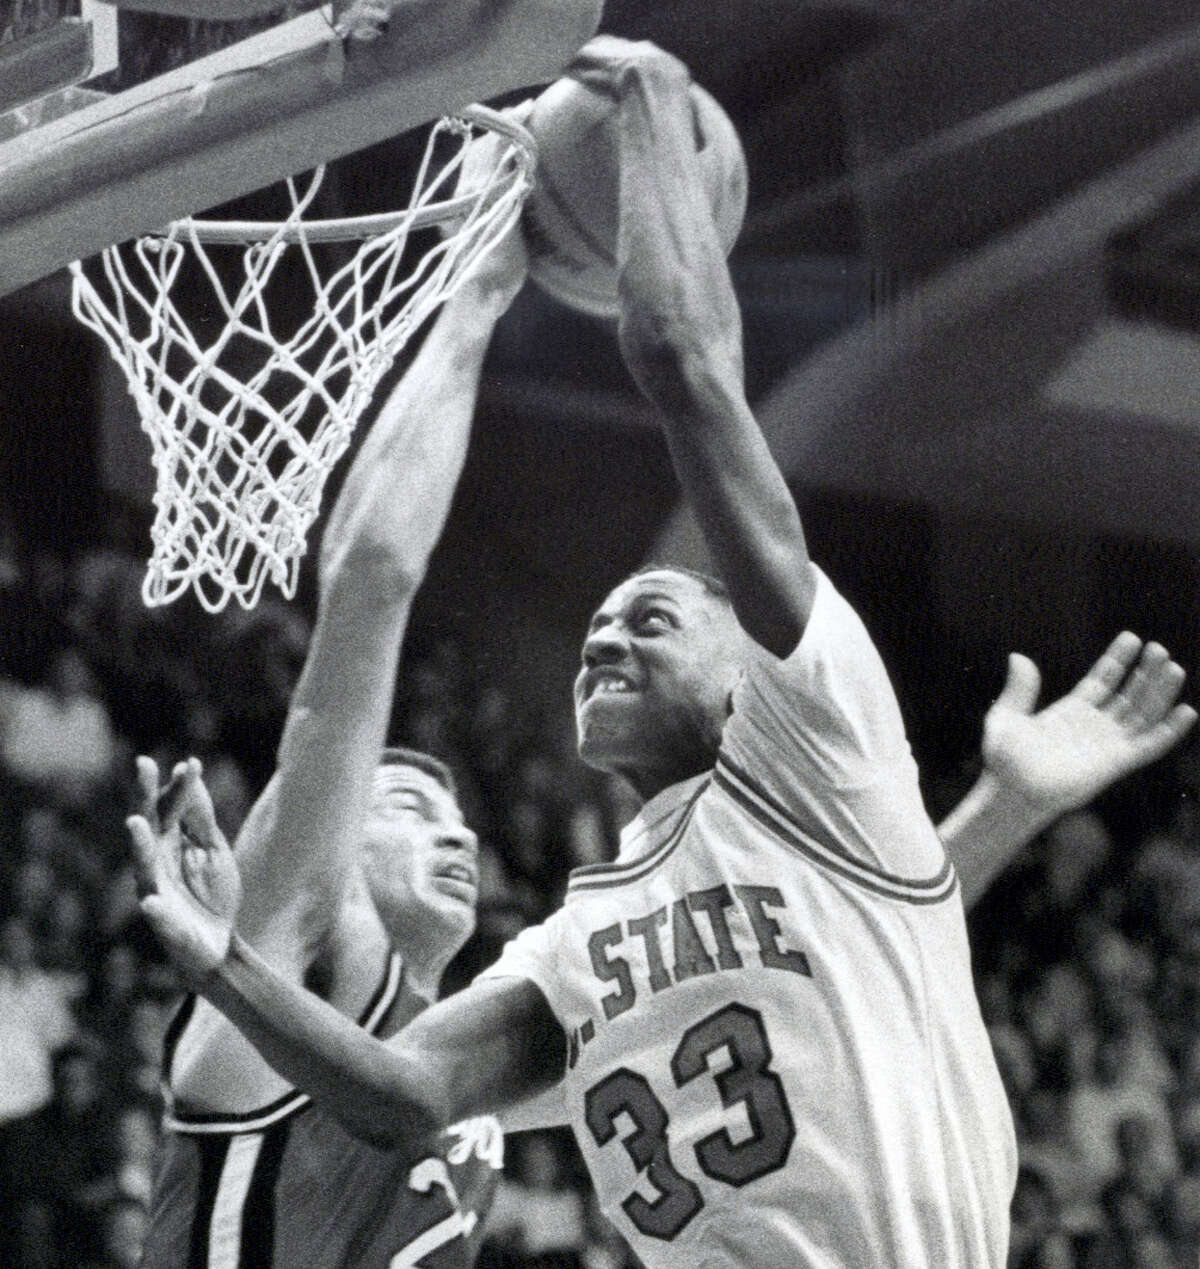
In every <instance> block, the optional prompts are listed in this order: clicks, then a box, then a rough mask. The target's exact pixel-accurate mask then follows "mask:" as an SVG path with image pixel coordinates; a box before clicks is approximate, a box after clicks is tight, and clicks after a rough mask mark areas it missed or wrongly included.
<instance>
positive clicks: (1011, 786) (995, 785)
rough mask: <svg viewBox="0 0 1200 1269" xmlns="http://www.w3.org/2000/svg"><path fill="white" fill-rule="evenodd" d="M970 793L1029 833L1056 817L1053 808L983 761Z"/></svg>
mask: <svg viewBox="0 0 1200 1269" xmlns="http://www.w3.org/2000/svg"><path fill="white" fill-rule="evenodd" d="M972 796H973V797H975V798H977V799H978V800H979V801H980V802H981V803H982V804H984V805H986V806H987V807H988V809H989V811H990V813H991V814H992V815H994V816H995V817H997V818H1000V819H1002V820H1003V821H1004V822H1005V823H1007V824H1010V825H1012V826H1014V827H1018V826H1019V827H1020V828H1022V829H1023V830H1024V832H1025V833H1026V835H1027V836H1029V837H1033V836H1036V834H1038V833H1040V832H1041V831H1042V830H1043V829H1044V828H1047V827H1049V825H1051V824H1053V823H1054V821H1055V820H1056V819H1058V817H1059V811H1058V809H1057V808H1055V807H1049V806H1046V805H1045V804H1044V803H1043V802H1041V801H1040V800H1039V799H1037V798H1034V797H1031V796H1030V795H1029V794H1028V792H1026V790H1025V789H1023V788H1021V787H1020V786H1019V785H1017V784H1015V783H1014V782H1012V781H1011V780H1008V779H1006V778H1005V776H1004V775H1003V773H1001V772H998V771H996V770H995V769H994V768H992V767H989V766H988V765H987V764H986V762H985V764H984V767H983V770H982V772H980V775H979V779H978V780H976V782H975V787H974V789H973V790H972Z"/></svg>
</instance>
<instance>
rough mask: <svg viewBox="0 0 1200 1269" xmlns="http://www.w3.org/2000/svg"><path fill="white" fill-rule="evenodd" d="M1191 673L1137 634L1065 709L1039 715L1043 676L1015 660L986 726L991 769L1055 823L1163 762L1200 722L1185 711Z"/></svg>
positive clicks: (1117, 642)
mask: <svg viewBox="0 0 1200 1269" xmlns="http://www.w3.org/2000/svg"><path fill="white" fill-rule="evenodd" d="M1183 680H1184V671H1183V669H1182V668H1181V667H1180V666H1179V665H1177V664H1176V663H1175V662H1174V661H1172V660H1171V658H1170V655H1169V654H1168V652H1167V650H1166V649H1165V648H1163V647H1162V645H1161V644H1157V643H1148V644H1145V645H1143V643H1142V641H1141V639H1139V638H1138V637H1137V636H1136V635H1134V634H1130V633H1129V632H1128V631H1125V632H1124V633H1122V634H1120V635H1118V636H1117V638H1116V639H1114V640H1113V642H1112V643H1111V644H1110V645H1109V647H1108V649H1107V650H1106V651H1105V653H1104V655H1103V656H1102V657H1101V658H1100V659H1099V660H1098V661H1097V662H1096V664H1095V665H1093V666H1092V668H1091V669H1090V670H1089V671H1088V673H1087V674H1086V675H1085V676H1084V677H1083V678H1082V679H1081V680H1080V682H1079V683H1078V684H1076V686H1075V687H1074V688H1073V689H1072V690H1071V691H1070V692H1069V693H1068V694H1067V695H1066V696H1064V697H1062V698H1061V699H1060V700H1057V701H1055V702H1054V703H1053V704H1051V705H1048V706H1047V707H1046V708H1045V709H1043V710H1040V711H1039V712H1038V713H1036V714H1035V713H1034V712H1033V710H1034V706H1035V705H1036V703H1037V697H1038V692H1039V690H1040V688H1041V675H1040V674H1039V673H1038V669H1037V666H1035V665H1034V663H1033V662H1032V661H1030V660H1029V658H1028V657H1024V656H1021V655H1020V654H1018V653H1014V654H1013V655H1012V656H1010V657H1009V664H1008V680H1007V682H1006V683H1005V685H1004V690H1003V691H1002V692H1001V694H1000V696H999V698H998V699H997V700H996V703H995V704H994V705H993V706H992V708H991V709H990V710H989V711H988V714H987V717H986V718H985V719H984V725H983V760H984V764H985V766H986V767H987V769H988V770H989V771H990V772H991V773H992V774H993V775H994V776H995V777H996V778H997V779H998V780H1000V781H1001V782H1002V783H1003V784H1004V785H1005V786H1006V787H1007V788H1008V789H1010V790H1011V791H1012V792H1014V793H1016V794H1018V795H1019V796H1020V797H1021V798H1023V799H1024V800H1025V801H1026V802H1028V803H1029V804H1030V805H1031V806H1033V807H1035V808H1036V809H1037V810H1038V811H1039V812H1040V813H1041V814H1042V816H1043V817H1044V818H1045V819H1046V820H1047V822H1049V820H1051V819H1056V818H1057V817H1058V816H1060V815H1063V814H1065V813H1066V812H1068V811H1072V810H1076V809H1078V808H1079V807H1083V806H1086V805H1087V804H1088V803H1089V802H1091V801H1092V800H1093V799H1094V798H1095V797H1096V796H1097V795H1098V794H1100V793H1101V792H1102V791H1103V790H1104V789H1105V788H1107V787H1108V785H1110V784H1112V783H1113V781H1115V780H1118V779H1120V778H1121V777H1122V776H1124V775H1128V774H1129V773H1130V772H1132V771H1135V770H1137V769H1138V768H1139V767H1143V766H1145V765H1146V764H1147V763H1150V762H1153V761H1154V760H1155V759H1156V758H1160V757H1162V755H1163V754H1165V753H1166V752H1167V751H1168V750H1169V749H1171V748H1172V747H1173V746H1174V745H1176V744H1177V743H1178V742H1179V741H1180V740H1181V739H1182V738H1183V737H1184V735H1186V734H1187V732H1188V730H1189V729H1190V728H1191V726H1192V724H1193V723H1194V722H1195V721H1196V711H1195V710H1194V709H1192V707H1191V706H1190V705H1178V704H1176V701H1177V700H1178V697H1179V693H1180V691H1181V690H1182V688H1183Z"/></svg>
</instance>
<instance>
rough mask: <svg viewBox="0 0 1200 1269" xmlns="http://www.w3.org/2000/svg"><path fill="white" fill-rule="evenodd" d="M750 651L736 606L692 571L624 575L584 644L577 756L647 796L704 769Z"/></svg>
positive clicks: (578, 680) (577, 707) (578, 692)
mask: <svg viewBox="0 0 1200 1269" xmlns="http://www.w3.org/2000/svg"><path fill="white" fill-rule="evenodd" d="M745 656H746V636H745V634H744V633H743V631H742V629H741V627H740V626H739V625H738V624H737V620H736V618H735V617H734V615H733V612H732V609H730V607H729V606H728V605H727V604H725V603H722V602H721V601H720V600H719V599H716V598H715V597H714V596H712V595H709V594H708V592H707V591H706V590H705V589H704V587H703V585H702V584H701V583H700V582H699V581H697V580H696V579H695V578H693V577H689V576H687V575H686V574H684V573H675V572H672V571H671V570H669V569H662V570H658V571H655V572H653V573H645V574H642V575H641V576H638V577H631V578H629V579H628V580H627V581H624V582H622V583H621V585H620V586H618V587H617V588H616V590H614V591H613V592H612V593H611V594H610V595H609V596H608V598H607V599H606V600H605V601H604V603H603V604H602V605H601V606H600V608H599V609H598V610H597V612H596V614H595V616H594V617H593V618H592V622H591V625H590V626H589V628H588V634H587V638H586V639H585V641H584V645H583V666H582V668H581V669H580V671H579V675H578V677H577V678H576V680H575V723H576V729H577V732H578V740H579V754H580V757H582V758H583V760H584V761H585V762H586V763H588V765H589V766H593V767H597V768H599V769H601V770H604V771H612V772H617V773H619V774H621V775H624V776H627V777H628V778H629V779H630V780H631V781H632V782H633V784H634V786H635V787H637V788H638V790H639V792H641V793H642V794H643V796H649V795H651V794H652V793H654V792H657V791H658V789H660V788H664V787H666V785H668V784H672V783H674V782H675V781H677V780H683V779H686V778H688V777H689V776H692V775H697V774H699V773H700V772H702V771H706V770H708V769H709V768H710V767H711V766H712V764H713V762H714V761H715V759H716V753H717V747H718V746H719V744H720V742H721V732H722V730H723V729H724V726H725V719H726V717H727V714H728V702H729V694H730V692H731V691H732V690H733V686H734V684H735V683H736V682H737V678H738V675H739V674H740V673H741V670H742V666H743V664H744V658H745Z"/></svg>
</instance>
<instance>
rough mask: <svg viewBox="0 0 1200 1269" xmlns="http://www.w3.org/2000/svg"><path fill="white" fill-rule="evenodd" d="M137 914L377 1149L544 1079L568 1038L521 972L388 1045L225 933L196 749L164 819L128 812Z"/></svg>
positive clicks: (219, 866) (284, 1064)
mask: <svg viewBox="0 0 1200 1269" xmlns="http://www.w3.org/2000/svg"><path fill="white" fill-rule="evenodd" d="M129 830H130V835H131V838H132V841H133V848H134V860H135V869H136V874H137V881H138V891H139V894H140V896H141V903H142V911H143V912H144V913H145V915H146V918H147V920H148V921H149V922H150V924H151V926H152V927H153V928H154V930H155V931H156V932H157V934H158V935H159V937H160V938H161V939H162V941H163V943H164V945H165V946H166V948H167V950H168V952H169V953H170V955H171V957H172V959H173V960H174V961H175V963H176V964H177V965H178V966H179V968H180V969H181V970H182V971H183V973H184V974H185V975H186V976H187V977H188V979H189V980H190V981H191V982H192V983H193V985H194V986H195V988H196V989H197V990H198V991H200V992H201V993H202V994H203V995H204V996H205V997H206V998H207V999H208V1000H209V1001H210V1002H211V1003H212V1004H213V1005H215V1006H216V1007H217V1008H218V1009H220V1010H221V1011H222V1012H223V1013H224V1014H225V1015H226V1016H227V1017H228V1018H229V1019H230V1021H232V1022H233V1023H234V1024H235V1025H236V1026H238V1027H239V1028H240V1029H241V1030H242V1031H243V1032H244V1033H245V1035H246V1036H247V1037H248V1038H249V1039H250V1040H251V1041H252V1043H253V1044H254V1045H255V1046H256V1047H257V1048H258V1049H259V1051H260V1052H261V1053H262V1055H263V1056H264V1057H265V1058H266V1060H267V1061H268V1062H269V1063H270V1064H271V1065H272V1066H274V1067H275V1068H276V1070H278V1071H279V1072H280V1074H282V1075H283V1076H284V1077H285V1078H286V1079H287V1080H288V1082H289V1083H290V1084H293V1085H295V1086H297V1087H300V1088H304V1089H306V1090H307V1091H308V1092H310V1093H311V1094H312V1095H313V1096H314V1097H315V1098H316V1099H317V1100H318V1101H319V1102H320V1103H321V1104H322V1105H323V1106H324V1107H325V1109H326V1110H328V1111H329V1112H330V1113H331V1114H333V1115H336V1116H337V1118H338V1119H339V1120H340V1121H341V1122H342V1123H343V1124H344V1126H345V1127H346V1128H347V1130H348V1131H350V1132H352V1133H354V1134H355V1135H356V1136H359V1137H362V1138H364V1139H365V1140H368V1141H372V1142H374V1143H376V1144H377V1145H380V1146H394V1145H398V1144H400V1143H402V1142H404V1141H413V1140H416V1139H417V1138H418V1137H423V1136H424V1135H425V1134H427V1133H428V1132H430V1131H432V1130H436V1129H439V1128H442V1127H444V1126H445V1125H447V1124H449V1123H452V1122H454V1121H455V1120H457V1119H461V1118H463V1117H464V1116H466V1115H470V1114H477V1113H481V1112H485V1111H499V1110H503V1109H505V1108H506V1107H508V1106H511V1105H514V1104H516V1103H517V1102H520V1101H523V1100H525V1099H526V1098H528V1097H531V1096H533V1095H534V1094H536V1093H538V1092H541V1091H542V1090H543V1089H545V1088H547V1087H549V1086H550V1085H551V1084H552V1083H553V1082H554V1081H555V1080H556V1079H558V1078H559V1077H560V1076H561V1074H562V1070H563V1067H564V1064H565V1061H566V1039H565V1037H564V1035H563V1032H562V1028H561V1027H560V1025H559V1023H558V1021H557V1019H556V1018H555V1016H554V1014H553V1013H552V1012H551V1009H550V1006H549V1005H548V1004H547V1002H546V999H545V997H544V996H543V995H542V993H541V992H540V991H539V989H538V988H537V987H535V986H534V985H533V983H531V982H529V981H528V980H527V979H523V978H502V979H484V980H482V981H480V982H477V983H475V984H473V985H472V986H471V987H469V988H467V989H466V990H465V991H462V992H459V993H458V994H457V995H455V996H452V997H450V998H449V999H448V1000H445V1001H443V1002H442V1003H440V1004H437V1005H433V1006H431V1007H430V1008H429V1009H427V1010H425V1011H424V1012H423V1013H422V1014H421V1015H420V1016H419V1017H418V1018H417V1019H416V1020H415V1021H414V1022H412V1023H410V1024H409V1025H408V1026H407V1027H406V1028H405V1029H404V1030H403V1031H401V1032H400V1033H398V1035H397V1036H396V1037H394V1038H393V1039H392V1040H391V1041H390V1042H389V1043H387V1044H385V1043H384V1042H383V1041H381V1040H377V1039H375V1038H373V1037H372V1036H370V1035H368V1034H367V1033H366V1032H365V1031H363V1030H362V1028H360V1027H358V1026H356V1025H355V1024H354V1023H353V1022H351V1021H350V1020H349V1019H348V1018H346V1017H344V1016H343V1015H342V1014H340V1013H339V1012H338V1011H337V1010H336V1009H334V1008H333V1007H332V1006H330V1005H328V1004H326V1003H325V1002H324V1001H322V1000H320V999H319V998H318V997H317V996H316V995H314V994H313V993H311V992H308V991H306V990H305V989H304V988H303V987H302V986H301V985H300V984H299V983H296V982H292V981H290V980H289V979H288V978H287V977H286V976H284V975H282V974H280V973H279V972H278V971H277V970H275V969H273V968H272V967H271V966H270V965H269V964H268V963H267V962H266V961H265V960H263V958H262V957H260V956H259V955H258V954H257V953H256V952H254V950H253V949H252V948H250V947H249V946H248V944H246V943H245V941H244V940H242V939H241V938H239V937H238V936H236V935H235V934H234V933H233V924H234V919H235V917H236V914H237V909H238V902H239V899H240V888H241V887H240V880H239V876H238V865H237V861H236V859H235V858H234V855H233V852H232V851H231V850H230V848H229V845H228V843H227V842H226V841H225V838H224V837H223V835H222V834H221V830H220V828H219V827H218V826H217V824H216V821H215V819H214V817H213V813H212V803H211V801H210V799H209V797H208V793H207V790H206V789H205V788H204V784H203V781H202V778H201V769H200V764H199V762H197V761H196V760H195V759H192V760H191V761H190V762H188V763H187V764H180V766H179V767H177V768H176V771H175V774H174V775H173V777H172V779H171V781H170V783H169V785H168V788H167V790H166V791H165V793H164V796H163V797H162V799H161V800H160V818H157V819H155V820H154V821H153V822H151V821H150V820H149V819H147V818H146V817H144V816H140V815H135V816H132V817H131V818H130V820H129Z"/></svg>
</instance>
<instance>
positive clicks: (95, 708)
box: [0, 647, 114, 806]
mask: <svg viewBox="0 0 1200 1269" xmlns="http://www.w3.org/2000/svg"><path fill="white" fill-rule="evenodd" d="M113 756H114V741H113V734H112V728H111V726H110V724H109V719H108V711H107V710H106V709H105V707H104V705H103V703H102V702H101V701H100V700H99V698H98V696H97V693H96V684H95V680H94V679H93V677H92V674H91V671H90V670H89V669H88V667H87V665H86V664H85V662H84V660H83V657H82V656H80V654H79V652H78V650H77V649H75V648H73V647H67V648H64V649H63V650H62V651H61V652H60V653H59V654H58V655H57V656H56V657H55V658H54V661H53V662H52V663H51V666H50V670H49V673H48V674H47V675H46V678H45V680H44V682H43V683H42V684H41V685H39V686H36V687H23V686H21V685H19V684H15V683H9V684H8V685H7V687H6V689H5V691H4V693H3V695H2V696H0V758H2V759H3V761H4V764H5V765H6V766H7V767H8V769H9V770H10V771H11V772H12V773H13V774H14V775H16V776H17V777H18V778H20V779H21V780H23V781H25V782H26V783H27V784H29V785H31V786H32V787H34V788H37V789H41V790H44V792H45V796H46V797H47V798H49V799H50V800H51V801H53V802H57V803H59V804H65V805H67V806H79V805H81V804H82V803H84V802H86V801H87V799H88V797H89V796H90V795H91V793H92V792H93V790H94V789H95V788H96V787H97V786H98V785H99V784H100V783H101V782H102V781H103V780H104V779H105V778H106V777H107V776H108V774H109V772H110V771H111V769H112V763H113Z"/></svg>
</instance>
